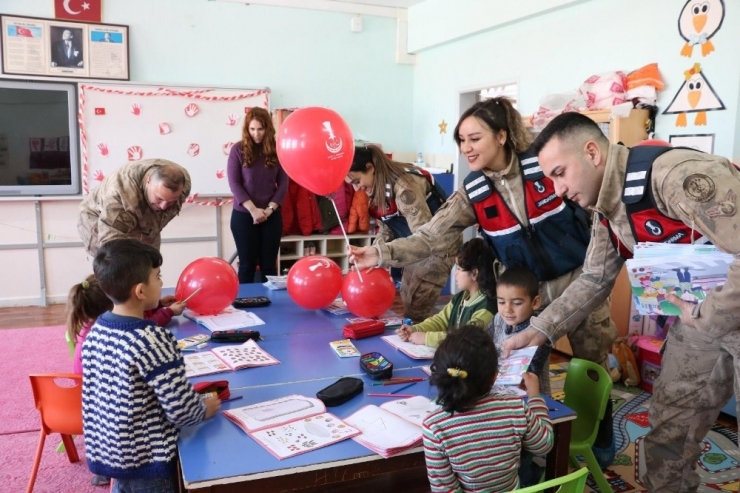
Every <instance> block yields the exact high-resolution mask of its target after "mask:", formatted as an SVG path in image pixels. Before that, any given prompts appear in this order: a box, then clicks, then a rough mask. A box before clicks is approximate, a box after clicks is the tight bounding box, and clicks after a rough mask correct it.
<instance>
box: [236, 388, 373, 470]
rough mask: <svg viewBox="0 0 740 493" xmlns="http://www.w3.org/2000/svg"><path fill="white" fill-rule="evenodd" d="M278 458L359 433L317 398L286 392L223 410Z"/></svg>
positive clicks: (301, 452)
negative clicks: (281, 395)
mask: <svg viewBox="0 0 740 493" xmlns="http://www.w3.org/2000/svg"><path fill="white" fill-rule="evenodd" d="M223 414H224V416H226V418H228V419H229V420H230V421H231V422H233V423H234V424H236V425H237V426H238V427H239V428H241V429H242V430H244V432H246V433H247V434H248V435H249V436H250V437H252V438H253V439H254V440H255V441H256V442H257V443H259V444H260V445H261V446H262V447H264V448H265V449H266V450H267V451H268V452H270V453H271V454H272V455H273V456H274V457H276V458H277V459H279V460H282V459H285V458H288V457H292V456H294V455H298V454H303V453H305V452H309V451H311V450H315V449H317V448H321V447H325V446H327V445H330V444H332V443H336V442H339V441H342V440H345V439H347V438H351V437H353V436H356V435H358V434H359V433H360V431H359V430H357V429H355V428H353V427H351V426H348V425H347V423H345V422H344V421H342V420H341V419H339V418H337V417H336V416H334V415H333V414H330V413H327V412H326V407H325V406H324V403H323V402H321V401H320V400H319V399H314V398H312V397H305V396H302V395H289V396H287V397H281V398H278V399H273V400H270V401H265V402H259V403H257V404H252V405H249V406H243V407H238V408H236V409H230V410H228V411H224V412H223Z"/></svg>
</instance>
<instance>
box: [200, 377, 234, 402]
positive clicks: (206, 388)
mask: <svg viewBox="0 0 740 493" xmlns="http://www.w3.org/2000/svg"><path fill="white" fill-rule="evenodd" d="M193 388H194V389H195V391H196V392H197V393H199V394H203V395H205V394H216V395H217V396H218V398H219V399H221V400H222V401H225V400H226V399H228V398H229V397H231V391H230V390H229V382H228V381H226V380H217V381H215V382H198V383H196V384H193Z"/></svg>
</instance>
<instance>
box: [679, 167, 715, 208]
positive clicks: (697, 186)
mask: <svg viewBox="0 0 740 493" xmlns="http://www.w3.org/2000/svg"><path fill="white" fill-rule="evenodd" d="M683 191H684V192H686V195H688V197H689V198H690V199H691V200H693V201H695V202H706V201H708V200H709V199H711V198H712V197H714V194H715V193H716V191H717V187H716V186H715V185H714V181H713V180H712V179H711V178H710V177H708V176H707V175H704V174H701V173H694V174H693V175H689V176H687V177H686V179H685V180H684V181H683Z"/></svg>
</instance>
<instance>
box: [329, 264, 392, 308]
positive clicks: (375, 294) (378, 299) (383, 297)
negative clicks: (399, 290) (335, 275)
mask: <svg viewBox="0 0 740 493" xmlns="http://www.w3.org/2000/svg"><path fill="white" fill-rule="evenodd" d="M395 297H396V285H395V284H394V283H393V280H392V279H391V275H390V274H389V273H388V271H387V270H385V269H374V270H372V271H370V272H368V271H367V270H364V271H362V281H360V277H359V276H358V275H357V271H355V270H352V271H350V272H349V273H348V274H347V275H346V276H345V277H344V282H343V283H342V299H343V300H344V303H345V304H346V305H347V309H348V310H349V311H350V312H352V313H353V314H355V315H357V316H358V317H363V318H373V317H379V316H380V315H382V314H384V313H385V312H386V310H388V308H390V307H391V305H392V304H393V299H394V298H395Z"/></svg>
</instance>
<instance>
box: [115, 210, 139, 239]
mask: <svg viewBox="0 0 740 493" xmlns="http://www.w3.org/2000/svg"><path fill="white" fill-rule="evenodd" d="M111 227H112V228H113V229H117V230H118V231H120V232H121V233H125V234H129V233H131V231H133V230H134V228H135V227H136V217H134V215H133V214H131V213H130V212H126V211H121V212H119V213H118V215H117V216H116V218H115V219H114V220H113V224H111Z"/></svg>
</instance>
